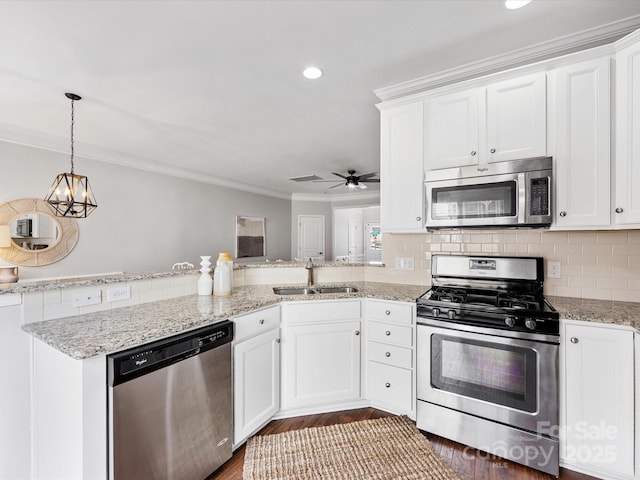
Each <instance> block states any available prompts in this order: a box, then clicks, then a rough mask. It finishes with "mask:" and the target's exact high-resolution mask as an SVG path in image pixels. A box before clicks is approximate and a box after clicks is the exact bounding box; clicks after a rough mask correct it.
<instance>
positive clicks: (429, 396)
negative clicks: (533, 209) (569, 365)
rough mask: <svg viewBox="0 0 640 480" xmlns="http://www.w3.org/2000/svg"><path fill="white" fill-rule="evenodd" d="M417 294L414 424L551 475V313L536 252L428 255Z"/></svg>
mask: <svg viewBox="0 0 640 480" xmlns="http://www.w3.org/2000/svg"><path fill="white" fill-rule="evenodd" d="M431 271H432V287H431V289H430V290H428V291H427V292H426V293H425V294H424V295H422V296H421V297H420V298H419V299H418V300H417V315H418V327H417V328H418V334H417V338H418V341H417V353H418V364H417V380H418V386H417V396H418V402H417V425H418V428H420V429H422V430H425V431H428V432H432V433H434V434H436V435H440V436H442V437H445V438H449V439H451V440H454V441H457V442H460V443H462V444H465V445H468V446H470V447H473V448H476V449H479V450H482V451H484V452H488V453H490V454H492V455H495V456H498V457H502V458H507V459H509V460H513V461H515V462H518V463H521V464H524V465H527V466H530V467H532V468H535V469H538V470H541V471H544V472H546V473H550V474H552V475H556V476H557V475H558V462H559V451H558V438H557V434H558V403H559V402H558V349H559V343H560V337H559V320H558V318H559V315H558V313H557V312H556V311H555V309H554V308H553V307H552V306H551V305H550V304H549V302H548V301H547V300H546V299H545V298H544V296H543V294H542V289H543V279H544V265H543V259H542V258H539V257H535V258H534V257H527V258H525V257H476V256H461V255H455V256H447V255H434V256H433V257H432V268H431Z"/></svg>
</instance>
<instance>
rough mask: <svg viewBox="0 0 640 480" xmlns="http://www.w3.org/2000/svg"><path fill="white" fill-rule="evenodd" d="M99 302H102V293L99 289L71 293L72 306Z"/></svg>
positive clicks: (83, 305) (84, 305)
mask: <svg viewBox="0 0 640 480" xmlns="http://www.w3.org/2000/svg"><path fill="white" fill-rule="evenodd" d="M100 302H102V293H101V292H100V291H96V290H88V291H86V292H78V293H76V294H74V295H73V306H74V307H86V306H87V305H96V304H98V303H100Z"/></svg>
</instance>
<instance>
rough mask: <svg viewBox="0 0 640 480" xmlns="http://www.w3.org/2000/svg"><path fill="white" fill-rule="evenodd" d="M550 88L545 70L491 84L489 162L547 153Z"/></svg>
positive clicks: (489, 99)
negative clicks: (547, 84) (547, 85)
mask: <svg viewBox="0 0 640 480" xmlns="http://www.w3.org/2000/svg"><path fill="white" fill-rule="evenodd" d="M546 91H547V89H546V75H545V73H544V72H540V73H534V74H531V75H526V76H523V77H518V78H514V79H511V80H506V81H504V82H500V83H495V84H492V85H489V86H488V87H487V127H486V129H487V146H486V148H487V149H488V152H486V153H487V155H488V156H487V160H488V161H489V162H502V161H505V160H515V159H519V158H531V157H540V156H544V155H546V154H547V108H546V106H547V96H546ZM483 150H484V149H483ZM483 153H484V152H483Z"/></svg>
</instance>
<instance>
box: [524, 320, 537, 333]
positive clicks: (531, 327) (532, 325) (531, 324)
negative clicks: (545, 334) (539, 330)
mask: <svg viewBox="0 0 640 480" xmlns="http://www.w3.org/2000/svg"><path fill="white" fill-rule="evenodd" d="M524 326H525V327H527V328H528V329H529V330H535V328H536V321H535V320H534V319H533V318H527V319H526V320H525V321H524Z"/></svg>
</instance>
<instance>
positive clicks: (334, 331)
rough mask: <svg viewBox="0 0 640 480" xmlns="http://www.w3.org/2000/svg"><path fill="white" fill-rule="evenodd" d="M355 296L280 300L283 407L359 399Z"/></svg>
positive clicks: (358, 350) (358, 349)
mask: <svg viewBox="0 0 640 480" xmlns="http://www.w3.org/2000/svg"><path fill="white" fill-rule="evenodd" d="M361 304H362V303H361V301H360V300H339V301H327V302H320V301H313V302H294V303H289V304H285V305H284V306H283V329H282V390H281V393H282V408H283V410H287V409H294V408H304V407H315V406H318V405H327V404H336V403H341V402H349V401H354V400H359V399H360V338H361V335H360V328H361V327H360V317H361V313H360V312H361Z"/></svg>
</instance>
